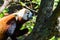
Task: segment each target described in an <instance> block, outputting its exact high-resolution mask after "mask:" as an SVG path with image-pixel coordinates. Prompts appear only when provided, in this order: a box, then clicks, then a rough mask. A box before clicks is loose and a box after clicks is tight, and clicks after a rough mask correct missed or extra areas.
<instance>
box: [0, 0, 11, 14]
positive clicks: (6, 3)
mask: <svg viewBox="0 0 60 40" xmlns="http://www.w3.org/2000/svg"><path fill="white" fill-rule="evenodd" d="M11 1H12V0H4V3H3V5H2V6H1V7H0V13H1V12H2V11H3V10H4V9H5V8H6V7H7V5H8V4H9V3H10V2H11Z"/></svg>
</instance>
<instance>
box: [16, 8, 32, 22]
mask: <svg viewBox="0 0 60 40" xmlns="http://www.w3.org/2000/svg"><path fill="white" fill-rule="evenodd" d="M32 15H33V14H32V12H31V11H30V10H28V9H26V8H23V9H21V10H20V11H19V12H17V16H18V20H20V21H21V19H23V20H25V21H26V20H30V19H31V18H32Z"/></svg>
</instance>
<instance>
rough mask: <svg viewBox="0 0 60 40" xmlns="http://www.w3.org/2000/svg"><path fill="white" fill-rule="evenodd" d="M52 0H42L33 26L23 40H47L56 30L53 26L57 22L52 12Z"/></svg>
mask: <svg viewBox="0 0 60 40" xmlns="http://www.w3.org/2000/svg"><path fill="white" fill-rule="evenodd" d="M53 4H54V0H42V1H41V5H40V8H39V11H38V12H39V13H38V16H37V20H36V24H35V27H34V29H33V31H32V33H31V34H30V35H28V36H27V37H26V38H25V39H24V40H49V39H50V38H51V37H52V36H53V35H55V34H57V33H58V31H57V29H56V28H55V26H56V24H57V22H56V20H57V19H56V18H55V14H53V11H52V9H53Z"/></svg>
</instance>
